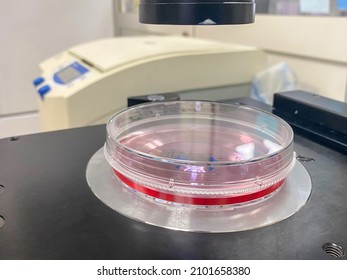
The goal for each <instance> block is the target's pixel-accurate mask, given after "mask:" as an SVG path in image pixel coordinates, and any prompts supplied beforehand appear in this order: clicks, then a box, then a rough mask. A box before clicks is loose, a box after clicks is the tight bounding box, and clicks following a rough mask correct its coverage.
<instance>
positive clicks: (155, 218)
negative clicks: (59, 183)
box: [86, 148, 312, 232]
mask: <svg viewBox="0 0 347 280" xmlns="http://www.w3.org/2000/svg"><path fill="white" fill-rule="evenodd" d="M86 177H87V182H88V184H89V186H90V188H91V190H92V192H93V193H94V194H95V195H96V196H97V197H98V198H99V199H100V200H101V201H102V202H103V203H105V204H106V205H107V206H109V207H110V208H112V209H113V210H115V211H117V212H118V213H120V214H122V215H124V216H127V217H129V218H132V219H134V220H137V221H141V222H144V223H147V224H151V225H155V226H158V227H163V228H168V229H174V230H182V231H191V232H237V231H245V230H251V229H256V228H260V227H264V226H268V225H272V224H274V223H277V222H280V221H283V220H285V219H286V218H288V217H290V216H292V215H294V214H295V213H296V212H298V211H299V210H300V209H301V208H302V207H303V206H304V205H305V204H306V202H307V200H308V198H309V197H310V194H311V189H312V181H311V177H310V175H309V173H308V172H307V170H306V169H305V167H304V166H303V165H302V164H301V163H300V162H299V161H296V163H295V167H294V169H293V170H292V171H291V173H290V174H289V176H288V177H287V180H286V183H285V185H284V187H283V188H282V189H281V190H280V191H279V192H278V193H277V194H275V195H274V196H272V197H270V198H269V199H267V200H264V201H263V202H259V203H257V204H254V205H250V206H245V207H240V208H230V207H227V208H220V209H202V208H193V207H185V206H177V205H170V204H165V203H160V202H156V201H154V200H150V199H146V198H144V197H142V196H140V195H137V194H135V193H134V192H131V191H130V190H128V189H127V188H125V187H124V186H123V185H122V183H121V182H119V180H118V179H117V178H116V177H115V175H114V173H113V172H112V168H111V166H110V165H109V164H108V162H107V161H106V159H105V156H104V152H103V148H101V149H99V150H98V151H97V152H96V153H95V154H94V155H93V156H92V158H91V159H90V161H89V163H88V165H87V170H86Z"/></svg>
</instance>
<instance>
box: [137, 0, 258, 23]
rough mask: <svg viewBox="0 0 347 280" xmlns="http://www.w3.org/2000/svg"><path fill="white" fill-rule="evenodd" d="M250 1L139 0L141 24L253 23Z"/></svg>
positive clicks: (253, 8) (252, 4)
mask: <svg viewBox="0 0 347 280" xmlns="http://www.w3.org/2000/svg"><path fill="white" fill-rule="evenodd" d="M254 15H255V1H254V0H237V1H220V0H171V1H170V0H140V6H139V16H140V22H141V23H149V24H173V25H216V24H246V23H253V22H254Z"/></svg>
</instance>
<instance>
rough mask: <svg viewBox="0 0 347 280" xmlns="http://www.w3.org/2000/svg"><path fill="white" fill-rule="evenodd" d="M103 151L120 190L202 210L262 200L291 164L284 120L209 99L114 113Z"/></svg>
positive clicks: (277, 185) (290, 143)
mask: <svg viewBox="0 0 347 280" xmlns="http://www.w3.org/2000/svg"><path fill="white" fill-rule="evenodd" d="M104 154H105V157H106V160H107V162H108V163H109V165H110V168H112V169H113V172H114V179H115V180H118V181H120V182H121V186H122V187H124V188H125V189H126V190H129V191H131V192H134V193H136V194H137V195H140V196H142V197H143V198H144V199H150V200H152V201H153V202H154V203H168V204H173V205H177V206H185V207H198V208H205V209H216V208H217V209H219V208H224V207H241V206H247V205H253V204H255V203H257V202H261V201H264V200H266V199H268V198H270V197H271V196H273V195H275V194H276V193H277V192H279V191H280V190H281V188H283V187H284V186H285V181H286V177H287V176H288V174H289V172H290V171H291V170H292V168H293V167H294V164H295V152H294V151H293V131H292V129H291V127H290V126H289V125H288V124H287V123H286V122H285V121H283V120H282V119H280V118H279V117H277V116H275V115H273V114H271V113H268V112H265V111H261V110H258V109H255V108H251V107H247V106H243V105H235V104H228V103H219V102H208V101H169V102H155V103H146V104H143V105H137V106H133V107H130V108H128V109H125V110H123V111H121V112H119V113H116V114H115V115H114V116H112V117H111V118H110V120H109V121H108V123H107V137H106V143H105V145H104Z"/></svg>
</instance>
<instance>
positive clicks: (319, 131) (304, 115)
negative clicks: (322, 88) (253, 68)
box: [273, 90, 347, 153]
mask: <svg viewBox="0 0 347 280" xmlns="http://www.w3.org/2000/svg"><path fill="white" fill-rule="evenodd" d="M273 107H274V109H273V110H274V111H273V112H274V113H275V114H276V115H278V116H279V117H281V118H283V119H284V120H286V121H287V122H288V123H289V124H290V125H291V126H292V127H293V128H294V130H296V131H297V132H300V133H301V134H304V135H305V136H306V137H308V138H310V139H312V140H314V141H316V142H319V143H321V144H323V145H325V146H328V147H331V148H334V149H338V150H339V151H342V152H344V153H346V152H347V104H346V103H344V102H339V101H336V100H333V99H330V98H327V97H323V96H320V95H317V94H314V93H310V92H305V91H300V90H298V91H290V92H283V93H277V94H275V96H274V105H273Z"/></svg>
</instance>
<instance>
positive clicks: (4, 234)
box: [0, 125, 347, 259]
mask: <svg viewBox="0 0 347 280" xmlns="http://www.w3.org/2000/svg"><path fill="white" fill-rule="evenodd" d="M105 135H106V134H105V126H104V125H100V126H91V127H85V128H77V129H70V130H62V131H56V132H49V133H42V134H35V135H27V136H22V137H19V138H15V137H14V138H6V139H2V140H0V185H1V189H0V216H1V217H3V219H4V221H5V222H4V224H3V225H2V226H1V223H0V226H1V227H0V259H334V258H333V257H332V256H330V255H328V254H326V253H325V252H324V251H323V249H322V245H323V244H324V243H326V242H333V243H337V244H339V245H340V246H342V247H343V248H347V235H346V232H347V169H346V167H347V156H346V155H344V154H341V153H339V152H337V151H334V150H331V149H329V148H326V147H324V146H321V145H319V144H317V143H315V142H312V141H310V140H308V139H306V138H303V137H301V136H300V135H296V136H295V150H296V152H297V154H298V155H299V158H301V160H302V161H303V164H304V166H305V167H306V168H307V170H308V172H309V173H310V175H311V177H312V180H313V190H312V194H311V197H310V199H309V201H308V202H307V204H306V205H305V207H304V208H303V209H301V210H300V211H299V212H298V213H296V214H295V215H293V216H292V217H290V218H288V219H286V220H284V221H282V222H279V223H277V224H274V225H271V226H267V227H263V228H259V229H255V230H250V231H243V232H235V233H189V232H181V231H174V230H169V229H164V228H159V227H155V226H151V225H147V224H144V223H141V222H137V221H134V220H132V219H129V218H127V217H124V216H122V215H120V214H118V213H117V212H115V211H114V210H112V209H111V208H109V207H108V206H106V205H105V204H104V203H102V202H101V201H100V200H99V199H98V198H97V197H96V196H95V195H94V194H93V192H92V191H91V190H90V188H89V186H88V184H87V182H86V166H87V163H88V161H89V159H90V158H91V157H92V155H93V154H94V153H95V152H96V151H97V150H98V149H100V147H102V145H103V144H104V141H105ZM343 259H346V257H343Z"/></svg>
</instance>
